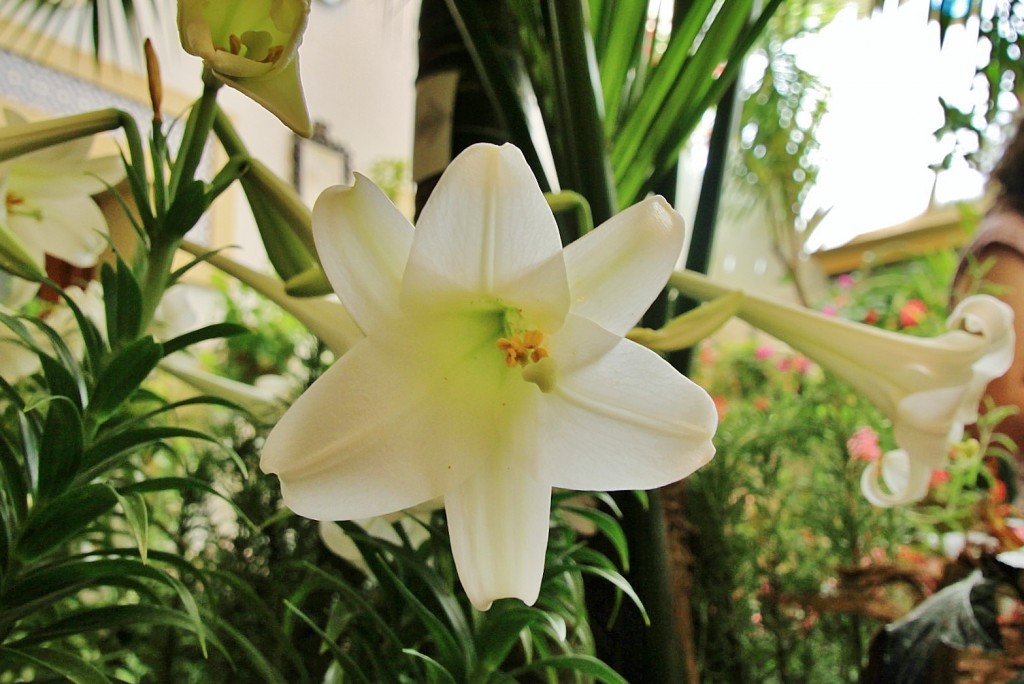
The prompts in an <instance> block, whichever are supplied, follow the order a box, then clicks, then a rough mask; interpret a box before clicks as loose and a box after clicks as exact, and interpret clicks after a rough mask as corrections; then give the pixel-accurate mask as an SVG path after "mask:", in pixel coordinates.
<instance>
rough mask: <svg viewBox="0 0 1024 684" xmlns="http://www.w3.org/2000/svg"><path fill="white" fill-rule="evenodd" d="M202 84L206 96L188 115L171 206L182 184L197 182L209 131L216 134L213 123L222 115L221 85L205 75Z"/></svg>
mask: <svg viewBox="0 0 1024 684" xmlns="http://www.w3.org/2000/svg"><path fill="white" fill-rule="evenodd" d="M203 84H204V85H203V95H202V97H200V98H199V102H197V103H196V105H195V106H194V107H193V108H192V112H191V113H190V114H189V118H188V123H186V124H185V133H184V135H183V137H182V141H181V150H179V152H178V159H177V160H176V161H175V164H174V168H173V169H172V171H171V181H170V183H169V184H168V197H169V198H171V201H172V202H173V201H174V200H173V198H174V197H176V196H177V193H178V188H180V187H181V185H182V183H187V182H188V181H190V180H192V179H193V178H195V175H196V169H198V168H199V162H200V161H201V160H202V158H203V150H204V149H205V148H206V141H207V139H208V138H209V137H210V131H211V130H213V123H214V120H215V119H216V117H217V112H218V111H219V110H218V107H217V91H218V90H220V87H221V84H220V82H219V81H217V80H216V79H215V78H213V76H211V75H209V74H207V73H205V72H204V74H203Z"/></svg>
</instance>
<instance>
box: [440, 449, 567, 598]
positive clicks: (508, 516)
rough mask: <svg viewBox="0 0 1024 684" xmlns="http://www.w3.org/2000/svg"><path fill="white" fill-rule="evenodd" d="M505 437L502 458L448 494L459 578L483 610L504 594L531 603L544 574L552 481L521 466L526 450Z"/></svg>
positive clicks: (447, 507)
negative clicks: (535, 475) (544, 480)
mask: <svg viewBox="0 0 1024 684" xmlns="http://www.w3.org/2000/svg"><path fill="white" fill-rule="evenodd" d="M505 441H506V442H507V443H506V449H505V452H504V453H503V454H502V455H501V457H499V458H497V459H495V460H496V461H497V463H494V462H493V461H492V463H491V464H489V465H488V467H486V468H481V469H480V470H478V471H477V472H476V474H475V475H473V476H472V477H470V478H469V479H468V480H466V481H465V482H464V483H463V484H462V485H460V486H459V487H457V488H456V489H454V490H452V491H450V492H449V493H448V494H447V495H446V496H445V498H444V507H445V510H446V511H447V513H448V533H449V536H450V537H451V542H452V554H453V555H454V557H455V567H456V569H457V570H458V573H459V581H460V582H461V583H462V586H463V588H465V590H466V595H467V596H468V597H469V600H470V601H471V602H472V603H473V605H474V606H476V608H478V609H479V610H487V609H488V608H490V607H491V603H493V602H494V601H495V600H496V599H499V598H505V597H514V598H518V599H520V600H522V601H523V603H526V604H527V605H532V604H533V603H534V602H535V601H536V600H537V596H538V594H539V593H540V585H541V580H542V579H543V577H544V552H545V549H546V548H547V541H548V526H549V524H550V516H551V485H549V484H547V483H545V482H541V481H538V480H537V479H535V478H534V477H533V476H532V475H531V474H530V473H529V471H528V470H527V469H526V468H524V467H523V466H522V462H521V456H522V455H523V452H522V451H521V450H520V449H519V448H516V446H515V442H512V443H508V442H510V440H505ZM517 441H518V440H517ZM492 450H493V449H492Z"/></svg>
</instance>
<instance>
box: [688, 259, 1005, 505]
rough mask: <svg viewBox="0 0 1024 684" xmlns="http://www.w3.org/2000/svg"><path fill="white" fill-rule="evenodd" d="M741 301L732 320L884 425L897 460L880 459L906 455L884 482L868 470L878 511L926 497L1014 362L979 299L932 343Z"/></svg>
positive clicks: (711, 288)
mask: <svg viewBox="0 0 1024 684" xmlns="http://www.w3.org/2000/svg"><path fill="white" fill-rule="evenodd" d="M669 282H670V284H671V285H672V286H674V287H676V288H678V289H679V291H680V292H682V293H683V294H686V295H689V296H691V297H695V298H697V299H704V300H707V299H715V298H717V297H721V296H723V295H726V294H730V293H731V292H734V291H733V290H730V289H728V288H725V287H722V286H720V285H717V284H715V283H714V282H712V281H711V280H709V279H707V278H705V277H703V276H701V275H699V274H696V273H691V272H689V271H686V272H677V273H674V274H673V275H672V277H671V278H670V281H669ZM744 295H745V296H744V298H743V300H742V302H741V303H740V306H739V310H738V312H737V316H738V317H739V318H742V319H743V320H745V321H746V322H748V323H750V324H751V325H753V326H754V327H756V328H760V329H761V330H763V331H764V332H766V333H768V334H769V335H772V336H773V337H775V338H777V339H779V340H782V341H783V342H785V343H786V344H788V345H790V346H791V347H793V348H794V349H796V350H798V351H800V352H802V353H804V354H806V355H807V356H808V357H810V358H812V359H814V360H815V361H816V362H818V363H819V364H821V365H822V366H823V367H824V368H826V369H828V370H829V371H831V372H833V373H835V374H836V375H837V376H838V377H840V378H842V379H843V380H845V381H846V382H848V383H849V384H850V385H851V386H852V387H853V388H854V389H855V390H857V391H858V392H859V393H860V394H861V395H862V396H863V397H865V398H866V399H868V400H869V401H871V402H872V403H873V404H875V406H877V407H878V408H879V409H880V410H881V411H882V413H884V414H885V415H886V416H888V417H889V419H890V420H891V421H892V423H893V429H894V438H895V440H896V443H897V445H899V447H900V449H901V450H902V451H903V452H904V453H905V454H906V456H905V457H904V456H903V455H902V454H899V455H896V453H897V452H890V454H887V455H886V457H884V460H889V459H897V460H900V459H904V458H905V459H906V463H903V462H902V460H900V463H899V464H896V463H894V464H893V469H891V470H893V472H895V471H896V470H898V471H899V472H900V476H899V477H896V476H892V477H888V476H886V473H885V469H884V468H883V464H882V463H879V464H876V465H874V466H873V467H870V468H869V470H868V472H869V473H870V475H866V476H865V477H864V479H863V480H862V484H863V488H864V493H865V495H866V496H867V498H868V499H870V500H871V501H872V502H873V503H875V504H877V505H884V506H894V505H898V504H904V503H910V502H913V501H916V500H918V499H920V498H922V497H923V496H924V495H925V494H926V493H927V491H928V487H927V485H928V479H929V478H930V477H931V472H932V470H933V469H940V468H942V467H943V466H944V464H945V462H946V458H947V455H948V451H949V441H950V440H951V439H952V440H958V439H960V437H961V436H962V434H963V427H964V425H967V424H970V423H973V422H974V421H975V420H977V418H978V404H979V403H980V401H981V398H982V394H983V393H984V391H985V388H986V387H987V386H988V383H989V382H990V381H991V380H993V379H995V378H997V377H999V376H1000V375H1002V374H1003V373H1005V372H1006V371H1007V369H1008V368H1009V367H1010V362H1011V361H1012V359H1013V348H1014V335H1013V311H1012V310H1011V309H1010V307H1009V306H1007V305H1006V304H1005V303H1003V302H1001V301H999V300H998V299H996V298H995V297H990V296H987V295H975V296H973V297H968V298H967V299H965V300H964V301H963V302H961V303H960V305H959V306H957V307H956V309H955V310H954V311H953V313H952V314H951V315H950V317H949V319H948V320H947V327H948V328H949V332H947V333H945V334H944V335H941V336H939V337H934V338H923V337H913V336H910V335H904V334H900V333H896V332H889V331H886V330H880V329H878V328H874V327H872V326H869V325H863V324H860V323H854V322H852V321H847V320H843V319H839V318H835V317H832V316H825V315H823V314H820V313H818V312H816V311H812V310H810V309H804V308H801V307H797V306H791V305H788V304H783V303H780V302H773V301H771V300H767V299H763V298H760V297H757V296H755V295H751V294H749V293H744ZM897 466H898V467H897ZM903 473H906V476H905V477H904V476H903ZM880 482H881V483H884V484H885V485H886V487H885V488H883V487H881V486H880ZM887 490H888V491H887Z"/></svg>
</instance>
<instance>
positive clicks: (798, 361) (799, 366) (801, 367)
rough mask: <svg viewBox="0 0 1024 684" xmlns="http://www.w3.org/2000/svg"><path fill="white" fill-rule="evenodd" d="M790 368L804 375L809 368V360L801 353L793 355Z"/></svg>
mask: <svg viewBox="0 0 1024 684" xmlns="http://www.w3.org/2000/svg"><path fill="white" fill-rule="evenodd" d="M791 368H792V369H793V370H795V371H796V372H797V373H799V374H800V375H806V374H807V371H809V370H810V369H811V360H810V359H809V358H807V357H806V356H804V355H802V354H797V355H796V356H794V357H793V362H792V365H791Z"/></svg>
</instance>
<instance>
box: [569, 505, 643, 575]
mask: <svg viewBox="0 0 1024 684" xmlns="http://www.w3.org/2000/svg"><path fill="white" fill-rule="evenodd" d="M562 510H564V511H566V512H569V513H572V514H574V515H578V516H580V517H581V518H584V519H586V520H587V521H588V522H590V523H591V524H592V525H594V527H596V528H597V529H598V530H600V532H601V534H602V535H604V536H605V538H607V539H608V541H609V542H611V544H612V547H613V548H614V549H615V552H616V554H618V557H619V563H620V564H621V565H622V568H623V569H624V570H626V571H627V572H628V571H629V544H628V542H627V541H626V533H625V532H623V531H622V526H621V525H620V524H619V521H618V520H616V519H615V518H614V517H612V516H611V515H609V514H608V513H605V512H604V511H602V510H600V509H598V508H591V507H586V506H563V507H562Z"/></svg>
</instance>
